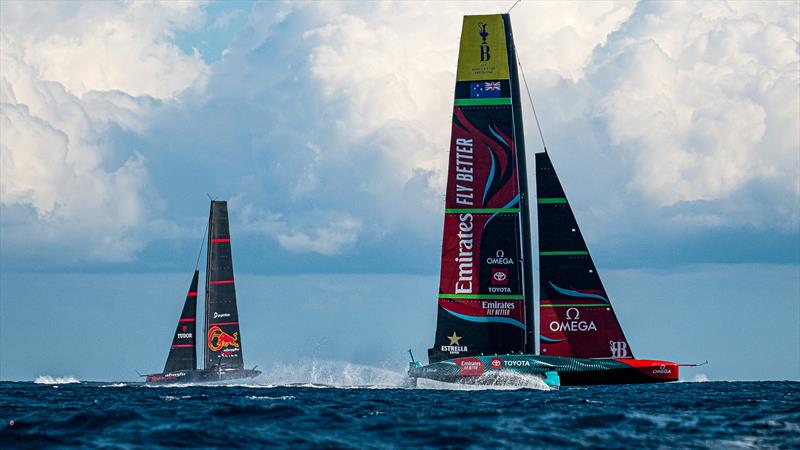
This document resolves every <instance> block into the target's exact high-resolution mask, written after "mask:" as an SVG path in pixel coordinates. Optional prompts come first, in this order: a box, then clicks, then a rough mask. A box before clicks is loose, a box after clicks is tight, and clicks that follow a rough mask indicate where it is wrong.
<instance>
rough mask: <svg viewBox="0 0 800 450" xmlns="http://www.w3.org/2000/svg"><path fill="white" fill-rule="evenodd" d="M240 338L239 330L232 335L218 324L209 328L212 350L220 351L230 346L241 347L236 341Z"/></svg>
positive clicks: (209, 346)
mask: <svg viewBox="0 0 800 450" xmlns="http://www.w3.org/2000/svg"><path fill="white" fill-rule="evenodd" d="M238 340H239V332H238V331H237V332H236V333H233V335H230V334H228V333H226V332H224V331H222V328H220V327H218V326H213V327H211V328H209V329H208V348H209V349H210V350H211V351H212V352H218V351H220V350H222V349H223V348H226V347H228V346H232V347H236V348H239V344H238V343H236V341H238Z"/></svg>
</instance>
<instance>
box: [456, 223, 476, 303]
mask: <svg viewBox="0 0 800 450" xmlns="http://www.w3.org/2000/svg"><path fill="white" fill-rule="evenodd" d="M473 219H474V217H473V216H472V214H470V213H464V214H459V216H458V221H459V224H458V235H457V236H458V258H456V259H455V261H456V263H458V281H456V294H471V293H472V279H473V277H474V270H473V253H472V246H473V238H472V228H473Z"/></svg>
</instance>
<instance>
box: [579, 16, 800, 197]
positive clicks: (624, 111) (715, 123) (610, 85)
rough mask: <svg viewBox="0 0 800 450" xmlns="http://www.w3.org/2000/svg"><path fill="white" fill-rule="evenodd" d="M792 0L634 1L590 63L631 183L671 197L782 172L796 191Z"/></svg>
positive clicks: (721, 190)
mask: <svg viewBox="0 0 800 450" xmlns="http://www.w3.org/2000/svg"><path fill="white" fill-rule="evenodd" d="M797 8H798V6H797V4H796V3H784V4H776V5H773V6H772V7H770V8H762V7H759V6H758V5H756V4H751V3H745V2H731V3H722V2H711V3H705V4H690V3H678V2H670V3H646V4H641V5H640V6H639V8H638V10H637V14H635V15H634V16H633V17H632V18H631V19H630V20H629V21H628V22H627V23H626V24H625V26H624V27H623V28H622V29H621V31H620V32H619V33H617V34H616V35H614V36H613V37H612V38H611V40H610V42H609V43H608V45H607V46H606V47H605V48H603V49H602V50H601V51H598V53H597V58H596V59H595V60H594V61H593V64H592V67H591V74H590V75H587V78H588V79H589V80H587V83H590V84H594V85H595V92H596V93H597V96H598V105H599V106H598V111H597V113H598V114H599V115H600V116H602V117H603V118H604V119H605V120H606V121H607V123H608V132H609V136H610V138H611V141H612V143H613V144H614V145H615V146H618V147H619V148H620V149H621V150H623V151H624V152H626V153H627V156H628V157H630V158H632V160H633V161H634V167H635V170H634V172H633V174H632V177H631V180H630V183H631V186H632V187H634V188H636V189H637V190H639V191H641V192H643V193H644V194H645V195H646V196H647V197H649V198H651V199H654V200H655V201H657V202H658V203H659V204H661V205H670V204H674V203H676V202H680V201H695V200H713V199H722V198H726V197H728V196H730V195H731V194H732V193H734V192H735V191H736V190H737V189H740V188H742V187H744V186H746V185H748V183H749V182H751V181H753V180H772V179H778V180H780V182H781V183H782V184H784V185H785V187H786V191H787V194H788V195H790V196H792V197H794V198H795V199H796V196H797V194H798V191H797V188H796V180H797V176H798V173H797V164H798V148H800V136H798V129H797V120H798V118H800V96H799V95H798V87H797V86H798V83H800V78H799V77H798V75H799V74H798V53H797V43H798V35H797V33H798V22H797V20H798V19H797V18H798V15H797V12H798V11H797ZM778 99H781V100H778Z"/></svg>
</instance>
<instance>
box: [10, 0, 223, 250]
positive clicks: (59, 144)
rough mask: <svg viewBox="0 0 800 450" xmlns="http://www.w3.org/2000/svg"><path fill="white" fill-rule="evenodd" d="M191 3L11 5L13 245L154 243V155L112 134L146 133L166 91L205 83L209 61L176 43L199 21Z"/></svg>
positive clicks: (128, 246) (122, 246) (132, 246)
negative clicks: (173, 40)
mask: <svg viewBox="0 0 800 450" xmlns="http://www.w3.org/2000/svg"><path fill="white" fill-rule="evenodd" d="M187 5H188V4H186V3H173V2H166V3H164V4H145V3H130V4H122V3H102V4H94V5H93V4H73V3H70V4H66V3H62V2H55V3H45V2H37V3H35V4H24V3H22V2H8V3H4V4H3V14H2V16H1V17H2V19H1V20H2V25H3V31H2V33H1V34H0V67H2V73H1V74H0V75H1V76H0V102H1V103H0V125H1V127H2V128H1V130H2V132H1V133H0V157H2V166H0V207H2V208H3V219H4V220H3V228H4V229H5V233H4V236H9V235H13V236H14V239H10V240H9V239H4V247H5V249H6V250H13V251H22V252H24V253H25V254H36V253H39V252H40V251H41V249H43V248H48V249H50V250H55V251H51V252H43V253H51V254H52V255H53V256H50V257H49V258H48V259H50V260H57V261H61V262H66V263H71V262H75V261H86V260H90V261H91V260H102V261H124V260H129V259H131V258H132V257H133V256H134V255H135V254H136V252H137V251H138V250H140V249H141V248H143V246H144V245H145V244H146V243H147V241H148V239H147V238H145V239H142V237H143V236H146V233H142V232H141V228H142V227H146V226H148V225H147V224H150V225H153V226H156V227H159V226H160V225H158V224H159V223H162V221H161V220H160V219H159V218H158V217H153V216H152V215H151V213H149V212H148V211H149V210H151V209H152V208H153V207H154V206H156V205H158V198H157V195H156V194H155V193H154V192H152V191H151V190H150V189H149V188H148V184H149V181H150V177H149V174H148V171H147V168H146V161H147V160H146V157H145V156H144V155H143V154H142V153H141V152H139V151H137V150H138V149H135V148H113V147H111V146H109V145H108V142H109V140H108V137H107V133H108V131H109V130H110V129H113V128H118V129H121V130H129V131H132V132H139V133H141V132H143V131H144V130H146V129H147V127H148V123H149V121H150V120H151V118H150V116H151V114H152V112H153V110H154V109H155V108H156V107H157V105H158V104H159V99H164V100H169V99H172V98H174V97H175V96H176V95H177V94H178V93H180V92H182V91H185V90H186V89H188V88H190V87H197V86H200V87H202V83H203V78H204V76H205V73H206V71H207V68H206V66H205V64H204V63H203V62H202V60H201V59H200V58H199V57H198V55H196V54H194V55H184V54H183V53H181V52H180V50H179V49H178V48H177V47H175V46H174V45H172V44H170V43H169V42H168V38H169V37H170V36H171V34H172V33H173V32H174V30H175V29H180V28H183V27H187V26H190V25H191V24H192V23H194V22H195V21H196V20H197V18H198V12H197V8H196V7H194V6H193V7H188V6H187ZM95 6H96V8H95ZM189 6H190V5H189ZM9 232H10V233H9ZM23 242H24V244H23ZM75 249H79V250H80V251H77V252H76V251H68V250H75Z"/></svg>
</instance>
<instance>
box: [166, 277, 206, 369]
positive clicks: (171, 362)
mask: <svg viewBox="0 0 800 450" xmlns="http://www.w3.org/2000/svg"><path fill="white" fill-rule="evenodd" d="M199 274H200V272H198V271H197V270H195V271H194V277H192V284H191V285H190V286H189V292H188V293H187V294H186V301H185V302H184V304H183V311H182V312H181V317H180V319H178V328H176V329H175V336H174V337H173V338H172V347H170V349H169V355H168V356H167V363H166V365H164V372H165V373H168V372H175V371H179V370H195V369H197V352H196V348H195V347H196V344H195V342H196V340H195V328H196V325H197V323H196V318H197V278H198V275H199Z"/></svg>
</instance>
